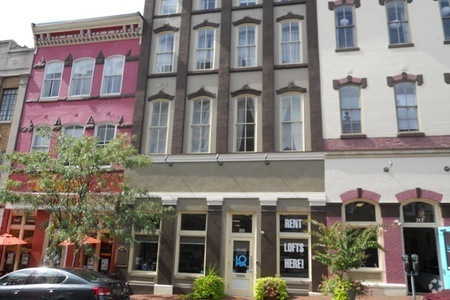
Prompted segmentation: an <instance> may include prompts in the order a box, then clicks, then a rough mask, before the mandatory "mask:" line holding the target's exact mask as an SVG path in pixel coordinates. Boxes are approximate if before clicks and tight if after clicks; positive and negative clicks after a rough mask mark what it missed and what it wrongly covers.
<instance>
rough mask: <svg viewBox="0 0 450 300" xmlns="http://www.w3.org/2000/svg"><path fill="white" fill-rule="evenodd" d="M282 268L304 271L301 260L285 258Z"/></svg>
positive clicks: (303, 263)
mask: <svg viewBox="0 0 450 300" xmlns="http://www.w3.org/2000/svg"><path fill="white" fill-rule="evenodd" d="M284 268H286V269H304V268H305V261H304V260H303V259H292V258H286V259H285V260H284Z"/></svg>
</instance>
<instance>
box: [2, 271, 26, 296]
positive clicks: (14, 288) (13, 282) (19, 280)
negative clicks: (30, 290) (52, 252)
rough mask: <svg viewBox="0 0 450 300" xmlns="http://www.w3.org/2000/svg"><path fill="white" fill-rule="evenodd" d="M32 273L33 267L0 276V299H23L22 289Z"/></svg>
mask: <svg viewBox="0 0 450 300" xmlns="http://www.w3.org/2000/svg"><path fill="white" fill-rule="evenodd" d="M33 273H34V270H33V269H24V270H19V271H15V272H12V273H9V274H7V275H5V276H3V277H2V278H0V299H10V300H14V299H21V300H23V299H24V297H23V296H22V290H23V288H24V287H25V285H26V284H25V283H26V282H27V281H28V280H29V278H30V276H31V275H32V274H33Z"/></svg>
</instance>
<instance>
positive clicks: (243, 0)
mask: <svg viewBox="0 0 450 300" xmlns="http://www.w3.org/2000/svg"><path fill="white" fill-rule="evenodd" d="M255 4H256V0H239V6H249V5H255Z"/></svg>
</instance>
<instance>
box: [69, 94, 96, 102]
mask: <svg viewBox="0 0 450 300" xmlns="http://www.w3.org/2000/svg"><path fill="white" fill-rule="evenodd" d="M90 98H91V96H88V95H86V96H69V97H67V100H72V101H73V100H75V101H76V100H88V99H90Z"/></svg>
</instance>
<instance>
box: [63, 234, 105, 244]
mask: <svg viewBox="0 0 450 300" xmlns="http://www.w3.org/2000/svg"><path fill="white" fill-rule="evenodd" d="M98 243H100V240H97V239H96V238H93V237H90V236H86V237H85V238H84V240H83V244H98ZM73 244H75V243H74V242H72V241H70V239H67V240H65V241H62V242H61V244H59V246H71V245H73Z"/></svg>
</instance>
